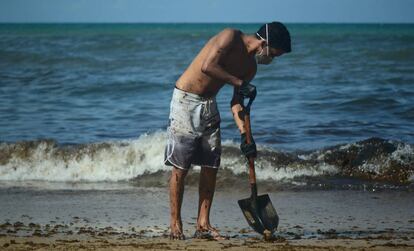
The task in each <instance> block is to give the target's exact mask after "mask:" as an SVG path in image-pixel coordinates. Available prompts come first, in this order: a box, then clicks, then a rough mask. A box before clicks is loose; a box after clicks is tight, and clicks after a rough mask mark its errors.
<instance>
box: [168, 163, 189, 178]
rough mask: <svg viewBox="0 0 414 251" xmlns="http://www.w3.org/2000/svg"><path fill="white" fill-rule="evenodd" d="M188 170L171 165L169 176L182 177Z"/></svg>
mask: <svg viewBox="0 0 414 251" xmlns="http://www.w3.org/2000/svg"><path fill="white" fill-rule="evenodd" d="M187 173H188V170H186V169H182V168H179V167H175V166H174V167H173V169H172V175H171V178H173V177H174V178H176V179H184V178H185V176H187Z"/></svg>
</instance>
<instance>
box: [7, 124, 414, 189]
mask: <svg viewBox="0 0 414 251" xmlns="http://www.w3.org/2000/svg"><path fill="white" fill-rule="evenodd" d="M165 142H166V135H165V132H156V133H152V134H144V135H141V136H140V137H139V138H137V139H131V140H123V141H111V142H100V143H88V144H79V145H59V144H58V142H56V141H54V140H50V139H49V140H48V139H45V140H36V141H24V142H14V143H1V144H0V180H2V181H30V180H35V181H52V182H101V181H109V182H118V181H132V182H135V183H136V184H138V185H145V186H159V185H165V184H166V182H167V178H168V173H169V171H170V167H168V166H165V165H164V163H163V157H164V147H165ZM258 148H259V154H258V158H257V160H256V175H257V179H258V180H261V181H264V182H267V183H266V184H268V185H269V186H272V185H274V184H275V183H276V182H277V183H284V184H291V185H292V184H293V185H295V184H296V185H297V184H304V183H305V184H306V183H309V181H311V180H317V181H318V183H332V181H333V180H335V182H337V180H338V178H341V180H342V181H341V182H343V179H347V180H349V179H351V180H355V179H358V180H363V181H369V182H387V183H392V184H396V185H407V184H411V183H412V182H413V181H414V178H413V177H414V148H413V146H412V145H410V144H407V143H404V142H397V141H392V140H386V139H381V138H369V139H366V140H363V141H358V142H353V143H349V144H342V145H336V146H332V147H328V148H323V149H317V150H313V151H307V152H282V151H277V150H275V149H272V148H269V147H266V146H261V145H259V146H258ZM194 169H195V170H196V171H197V170H199V167H195V168H194ZM219 176H220V177H219V179H218V184H219V185H222V186H230V185H233V186H237V184H239V183H240V182H246V180H247V178H246V177H247V165H246V160H245V158H244V157H243V156H242V155H241V154H240V150H239V148H238V145H237V144H236V143H234V142H231V141H225V142H223V155H222V164H221V171H220V175H219ZM188 182H189V183H194V184H195V183H196V182H197V180H196V178H195V177H194V178H191V177H190V178H189V181H188Z"/></svg>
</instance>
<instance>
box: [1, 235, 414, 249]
mask: <svg viewBox="0 0 414 251" xmlns="http://www.w3.org/2000/svg"><path fill="white" fill-rule="evenodd" d="M0 249H1V250H414V240H413V239H411V240H407V239H392V238H391V239H389V238H386V237H383V238H363V239H349V238H338V239H321V240H319V239H302V240H286V239H283V238H279V239H276V240H273V241H268V242H266V241H263V240H262V239H260V238H245V239H240V238H231V239H230V240H223V241H211V240H200V239H187V240H185V241H177V240H175V241H172V240H169V239H168V238H166V237H152V238H151V237H142V236H140V235H139V234H138V235H129V236H125V235H123V234H115V233H95V234H92V232H90V233H88V234H74V235H62V234H55V235H51V236H30V237H10V236H2V237H0Z"/></svg>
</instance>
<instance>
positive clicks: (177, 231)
mask: <svg viewBox="0 0 414 251" xmlns="http://www.w3.org/2000/svg"><path fill="white" fill-rule="evenodd" d="M170 239H171V240H185V236H184V234H183V227H182V224H181V222H176V223H171V233H170Z"/></svg>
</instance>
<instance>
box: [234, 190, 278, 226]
mask: <svg viewBox="0 0 414 251" xmlns="http://www.w3.org/2000/svg"><path fill="white" fill-rule="evenodd" d="M238 203H239V206H240V208H241V210H242V212H243V215H244V217H245V218H246V220H247V223H249V225H250V226H251V227H252V228H253V229H254V230H255V231H256V232H258V233H260V234H263V232H264V231H265V230H268V231H270V232H271V233H272V234H273V233H274V232H275V231H276V230H277V226H278V225H279V216H278V215H277V213H276V210H275V208H274V207H273V204H272V202H271V201H270V198H269V195H267V194H264V195H260V196H257V198H256V200H254V199H253V198H251V197H250V198H247V199H242V200H239V201H238Z"/></svg>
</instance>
